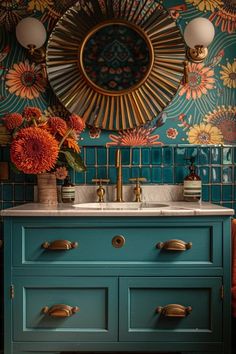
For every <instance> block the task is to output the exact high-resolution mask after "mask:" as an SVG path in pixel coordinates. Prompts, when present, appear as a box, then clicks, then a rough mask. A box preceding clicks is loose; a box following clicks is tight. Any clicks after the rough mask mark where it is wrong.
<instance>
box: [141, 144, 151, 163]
mask: <svg viewBox="0 0 236 354" xmlns="http://www.w3.org/2000/svg"><path fill="white" fill-rule="evenodd" d="M141 161H142V165H150V163H151V153H150V149H149V148H142V149H141Z"/></svg>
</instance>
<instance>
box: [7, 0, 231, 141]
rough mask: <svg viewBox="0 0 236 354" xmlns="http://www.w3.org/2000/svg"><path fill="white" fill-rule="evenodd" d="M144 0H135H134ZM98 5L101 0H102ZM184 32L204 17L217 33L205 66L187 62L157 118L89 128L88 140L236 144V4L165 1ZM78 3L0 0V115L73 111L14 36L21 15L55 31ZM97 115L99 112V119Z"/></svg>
mask: <svg viewBox="0 0 236 354" xmlns="http://www.w3.org/2000/svg"><path fill="white" fill-rule="evenodd" d="M139 1H142V0H137V2H139ZM100 2H101V4H102V3H103V2H104V0H100ZM157 2H158V3H159V4H160V5H162V6H164V7H165V8H166V9H167V10H169V13H170V15H171V16H172V18H173V19H174V20H176V21H177V25H178V26H179V27H180V29H181V32H182V33H183V31H184V28H185V26H186V24H187V23H188V22H189V21H191V20H192V19H194V18H196V17H199V16H203V17H205V18H208V19H209V20H210V21H212V23H213V25H214V26H215V30H216V36H215V39H214V41H213V43H212V44H211V45H210V47H209V55H208V57H207V59H206V60H205V62H204V63H202V64H194V63H189V65H188V69H189V81H188V83H186V84H184V83H181V85H180V87H179V90H178V92H177V94H176V95H175V97H174V99H173V100H172V102H171V103H170V104H169V105H168V106H167V108H166V109H165V110H164V111H162V112H161V114H160V115H159V116H157V117H155V119H154V120H153V121H150V122H148V123H147V124H145V125H144V126H142V127H139V128H135V129H129V130H126V131H120V132H112V131H104V130H101V129H99V127H97V128H94V127H92V126H90V127H89V126H88V127H87V129H86V131H85V132H84V133H83V134H82V137H83V145H107V146H114V145H129V146H134V145H136V146H137V145H139V146H144V145H150V146H157V145H163V144H222V143H225V144H234V143H235V142H236V59H235V58H236V46H235V42H236V1H235V0H224V1H223V0H160V1H157ZM75 3H76V1H75V0H62V1H55V0H29V1H27V0H21V1H18V0H15V1H9V0H3V1H1V2H0V38H1V42H0V78H1V81H0V103H1V104H0V120H1V117H3V116H4V115H5V114H6V113H10V112H16V111H19V112H20V111H22V109H23V108H24V107H25V106H36V107H39V108H40V109H41V110H43V111H45V113H47V112H54V113H57V112H59V114H60V117H64V118H66V117H67V116H68V112H67V111H66V110H65V109H64V108H63V107H62V106H61V104H60V102H59V101H58V99H57V97H56V96H55V94H54V93H53V91H52V89H51V88H50V85H49V83H48V82H47V80H46V79H45V77H44V75H43V73H42V67H41V65H40V64H37V63H32V62H30V61H29V59H28V58H27V53H26V51H25V50H24V48H22V47H21V46H20V45H19V44H18V43H17V41H16V38H15V26H16V25H17V23H18V22H19V21H20V20H21V19H22V18H24V17H27V16H30V15H31V16H35V17H36V18H38V19H40V20H41V21H42V23H43V24H44V26H45V28H46V29H47V31H48V35H50V33H51V31H52V29H53V27H54V26H55V23H56V22H57V20H58V19H59V18H60V17H61V16H62V15H63V13H64V12H65V11H66V10H67V9H68V8H69V7H70V6H72V5H74V4H75ZM94 119H95V120H96V117H94Z"/></svg>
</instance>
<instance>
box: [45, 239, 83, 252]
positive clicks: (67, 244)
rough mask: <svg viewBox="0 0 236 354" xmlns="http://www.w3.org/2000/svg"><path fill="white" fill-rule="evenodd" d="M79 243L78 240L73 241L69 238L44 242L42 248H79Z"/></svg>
mask: <svg viewBox="0 0 236 354" xmlns="http://www.w3.org/2000/svg"><path fill="white" fill-rule="evenodd" d="M77 247H78V243H77V242H71V241H68V240H55V241H52V242H47V241H46V242H44V243H43V244H42V248H44V249H46V250H52V251H61V250H65V251H66V250H71V249H73V248H77Z"/></svg>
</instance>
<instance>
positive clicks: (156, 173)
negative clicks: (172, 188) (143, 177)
mask: <svg viewBox="0 0 236 354" xmlns="http://www.w3.org/2000/svg"><path fill="white" fill-rule="evenodd" d="M151 178H152V183H162V168H161V167H152V176H151Z"/></svg>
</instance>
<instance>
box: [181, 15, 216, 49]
mask: <svg viewBox="0 0 236 354" xmlns="http://www.w3.org/2000/svg"><path fill="white" fill-rule="evenodd" d="M214 36H215V28H214V26H213V24H212V23H211V21H209V20H208V19H206V18H203V17H197V18H195V19H194V20H192V21H190V22H189V23H188V24H187V26H186V27H185V30H184V39H185V42H186V44H187V46H188V47H189V48H192V49H194V48H195V47H197V46H202V47H204V48H207V47H208V46H209V44H211V42H212V41H213V39H214Z"/></svg>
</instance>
